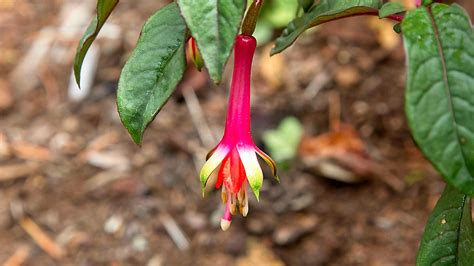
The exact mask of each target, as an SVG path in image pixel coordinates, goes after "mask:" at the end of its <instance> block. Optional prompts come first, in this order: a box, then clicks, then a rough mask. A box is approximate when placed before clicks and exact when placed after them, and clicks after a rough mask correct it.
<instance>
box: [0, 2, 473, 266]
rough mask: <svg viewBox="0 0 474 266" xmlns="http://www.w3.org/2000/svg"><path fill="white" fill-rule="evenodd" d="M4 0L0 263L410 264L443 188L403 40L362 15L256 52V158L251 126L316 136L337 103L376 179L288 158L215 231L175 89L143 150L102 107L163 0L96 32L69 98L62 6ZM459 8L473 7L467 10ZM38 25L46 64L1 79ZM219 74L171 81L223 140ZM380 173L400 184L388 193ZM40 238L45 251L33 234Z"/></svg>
mask: <svg viewBox="0 0 474 266" xmlns="http://www.w3.org/2000/svg"><path fill="white" fill-rule="evenodd" d="M10 2H12V1H3V2H0V25H1V26H0V95H3V94H8V95H10V96H11V100H10V101H6V102H9V103H7V104H4V105H5V106H4V107H3V108H0V112H1V113H0V171H2V173H4V175H5V176H7V177H6V178H2V176H1V174H0V262H5V261H6V260H8V259H12V257H14V258H16V259H18V258H20V259H21V258H23V261H24V265H150V266H155V265H413V264H414V261H415V257H416V250H417V248H418V244H419V241H420V238H421V235H422V232H423V227H424V224H425V222H426V220H427V218H428V215H429V213H430V210H431V209H432V208H433V206H434V204H435V203H436V200H437V198H438V197H439V194H440V193H441V191H442V189H443V187H444V183H443V181H442V179H441V177H440V176H439V175H438V174H437V173H436V171H435V170H434V169H433V168H432V167H431V166H430V165H429V163H428V162H427V161H426V160H425V159H424V157H423V155H422V154H421V153H420V152H419V151H418V149H417V147H416V145H415V144H414V142H413V141H412V139H411V137H410V134H409V129H408V127H407V124H406V121H405V117H404V112H403V104H404V100H403V93H404V83H405V70H404V67H405V59H404V51H403V46H402V41H401V38H400V37H399V36H396V35H393V36H395V37H393V36H392V37H383V36H386V34H387V33H386V32H387V30H391V29H390V27H391V25H388V26H386V27H385V28H382V30H381V29H380V28H376V27H373V26H372V25H373V23H374V22H373V20H371V18H351V19H348V20H344V21H337V22H331V23H328V24H327V25H325V26H323V27H320V28H319V29H317V30H315V31H312V32H311V33H309V34H306V35H304V36H303V37H302V38H301V39H300V40H299V41H298V42H297V43H296V44H295V45H294V46H293V47H292V48H290V49H288V50H286V51H285V52H284V53H283V54H282V55H279V56H277V57H276V58H273V59H269V57H268V50H269V47H270V46H269V44H267V45H263V46H261V47H260V48H259V50H258V51H257V56H256V60H255V67H254V72H253V73H254V75H253V95H252V97H253V99H252V123H253V127H252V131H253V136H254V139H255V141H256V142H257V144H258V145H259V146H261V147H263V148H265V147H264V144H263V142H262V134H263V132H264V131H265V130H268V129H273V128H275V127H277V125H278V123H279V122H280V121H281V120H282V119H283V118H284V117H287V116H295V117H297V118H298V119H299V120H300V121H301V122H302V124H303V127H304V135H305V137H306V138H314V137H317V136H319V135H320V134H323V133H326V132H328V131H329V130H330V127H329V126H330V125H329V124H330V118H329V114H328V113H329V110H330V109H331V108H333V110H334V108H335V106H334V102H331V100H330V98H331V97H330V95H336V99H337V100H338V101H340V108H337V107H336V109H337V110H336V111H338V110H339V111H340V113H341V115H340V119H341V122H342V123H344V124H347V125H350V126H351V127H353V128H355V130H356V132H357V134H358V136H359V137H360V138H361V140H362V142H363V143H364V145H365V156H366V157H367V158H369V161H370V162H371V163H373V165H376V166H377V167H378V169H379V171H378V173H379V174H378V175H377V174H376V175H374V177H372V178H370V179H367V178H364V179H362V181H361V180H358V181H357V182H354V183H343V182H339V181H335V180H333V179H330V178H326V177H323V176H321V175H320V174H317V172H315V171H314V169H313V168H311V167H309V166H308V165H306V164H304V163H302V161H303V160H302V159H303V158H302V155H299V156H297V157H296V158H295V159H294V160H293V161H291V162H290V163H289V164H288V165H289V166H288V168H287V169H284V170H282V171H280V178H281V184H278V183H277V182H275V181H273V180H272V178H271V174H270V172H269V171H268V169H266V170H265V174H266V176H267V177H268V178H266V179H265V183H264V187H263V191H262V193H261V196H260V198H261V200H260V202H259V203H257V202H256V200H255V199H252V200H251V202H250V212H249V216H248V217H247V218H241V217H235V218H234V220H233V223H232V225H231V228H230V229H229V231H227V232H222V231H221V230H220V228H219V219H220V216H219V215H220V214H221V212H222V211H223V210H222V207H221V204H220V195H219V191H214V190H212V189H210V190H209V191H208V193H207V195H206V197H204V198H203V197H202V196H201V192H200V184H199V181H198V178H197V173H198V170H199V167H200V165H201V164H202V163H203V161H204V156H205V154H206V152H207V150H208V149H209V148H211V147H210V146H209V147H207V146H206V145H205V144H203V140H202V137H200V135H199V133H198V129H199V128H197V127H196V126H195V124H194V123H193V121H192V118H191V115H190V113H192V112H193V111H195V110H190V109H189V107H188V105H187V104H186V103H188V99H186V97H184V96H183V93H182V90H180V91H177V92H176V93H175V95H174V96H173V97H172V99H171V100H170V101H169V102H168V103H167V105H166V106H165V107H164V108H163V110H162V111H161V112H160V114H159V115H158V116H157V119H156V120H155V121H154V122H153V123H152V124H151V125H150V127H149V129H148V131H147V132H146V134H145V138H144V140H143V145H142V147H138V146H136V145H135V144H134V143H133V142H132V140H131V138H130V137H129V136H128V134H127V132H126V130H125V129H124V128H123V126H122V125H121V123H120V119H119V117H118V114H117V112H116V106H115V91H116V88H117V80H118V77H119V73H120V68H121V67H122V65H123V64H124V62H125V61H126V58H127V57H128V55H129V52H130V51H131V49H132V48H133V45H134V43H135V41H136V38H137V36H138V32H139V29H140V27H141V25H142V23H143V22H144V20H145V18H146V16H148V15H150V14H151V13H152V12H153V10H156V9H157V8H159V7H160V6H162V5H163V3H161V2H156V1H145V0H141V1H133V2H127V1H125V2H124V3H120V4H119V6H118V8H117V10H116V12H115V13H114V14H113V15H112V16H111V19H110V24H112V25H114V26H116V27H119V28H120V34H118V37H117V38H116V39H112V40H111V39H107V38H108V37H104V38H102V39H100V40H99V43H100V45H101V46H100V47H101V56H100V60H99V63H98V69H97V74H96V78H95V81H94V86H93V87H92V90H91V93H90V94H89V95H88V96H87V98H86V99H84V100H82V101H79V102H74V101H71V100H70V99H68V96H67V86H68V82H69V78H70V68H71V65H72V59H73V55H74V51H75V45H76V44H77V39H78V38H79V36H76V35H74V37H73V38H67V37H65V36H66V35H65V34H64V33H57V32H59V30H58V26H59V25H61V21H60V16H59V14H60V11H61V10H62V8H63V6H64V5H65V1H59V0H55V1H53V0H48V1H23V0H21V1H20V0H19V1H14V2H15V4H14V5H12V4H11V3H10ZM86 2H87V1H86ZM92 2H93V1H92ZM155 2H156V3H155ZM460 2H461V4H463V5H464V6H466V7H468V9H469V10H474V4H473V3H471V2H469V1H460ZM9 3H10V4H9ZM471 15H472V13H471ZM46 28H48V29H50V30H52V32H56V33H55V35H54V38H53V40H54V42H53V44H51V45H49V46H48V49H49V50H48V52H47V55H46V56H45V57H44V58H42V60H41V62H40V63H39V64H38V67H37V68H35V69H34V71H33V72H20V77H21V78H20V79H18V74H16V75H17V78H15V73H18V71H19V70H18V65H19V64H20V62H21V60H22V59H23V58H24V56H25V55H26V54H27V51H29V50H30V49H31V47H32V46H33V43H34V42H35V40H38V38H39V37H40V36H41V33H40V31H41V30H44V29H46ZM389 36H391V35H390V34H389ZM387 38H389V39H388V40H387ZM387 42H388V45H387ZM390 45H392V46H390ZM58 51H59V52H58ZM58 54H59V55H61V56H59V57H58ZM58 58H59V59H58ZM230 70H231V67H230V64H229V66H228V67H227V70H226V72H227V73H226V76H225V80H224V82H223V83H222V85H219V86H215V85H212V84H211V82H209V80H208V79H207V78H204V77H206V76H203V75H202V74H197V73H195V72H189V73H187V76H186V80H188V82H187V83H185V86H184V85H183V86H182V87H181V89H185V87H187V88H189V87H191V88H192V89H193V92H194V93H195V94H196V95H197V98H198V101H199V106H200V108H202V111H203V114H204V117H205V120H206V121H207V123H208V124H209V129H210V132H211V133H212V134H211V140H212V139H213V141H214V143H217V140H218V138H219V137H220V136H221V134H222V133H221V132H222V129H223V124H224V119H225V117H224V113H225V108H226V97H227V87H228V84H229V78H230V77H229V74H230ZM21 71H25V70H21ZM321 73H322V74H321ZM318 75H319V78H316V77H318ZM35 79H36V81H35ZM24 82H28V84H33V85H32V86H29V85H28V86H27V85H24V84H27V83H24ZM2 84H3V85H2ZM315 86H316V87H315ZM6 97H7V96H6ZM0 103H1V101H0ZM0 107H1V106H0ZM201 126H202V125H201ZM301 145H307V143H306V142H304V141H303V142H302V143H301ZM262 166H264V167H265V165H263V164H262ZM8 167H10V168H8ZM15 167H16V168H15ZM7 171H10V172H8V173H7ZM380 173H382V174H380ZM383 173H386V175H387V176H391V177H390V178H395V179H397V180H398V181H400V182H401V183H402V184H403V189H402V190H401V191H396V190H395V189H394V188H393V186H391V185H390V184H389V183H387V180H386V179H384V178H383V177H384V174H383ZM381 175H382V176H381ZM26 221H32V222H33V223H34V224H35V225H37V226H38V227H37V229H38V230H39V232H40V233H38V231H34V230H33V232H32V231H31V230H30V229H31V228H32V227H31V224H29V223H28V222H26ZM176 228H178V229H176ZM29 230H30V231H29ZM41 233H43V234H45V235H46V236H47V237H46V238H47V239H49V241H46V242H44V241H41V239H38V238H37V237H38V234H41ZM181 235H183V236H184V238H185V239H184V240H183V239H181V238H180V236H181ZM173 236H174V237H175V239H173V238H172V237H173ZM35 237H36V238H35ZM176 237H177V238H176ZM43 240H44V239H43ZM55 248H56V249H59V250H60V251H59V253H58V251H57V250H56V251H55ZM55 252H56V253H55ZM22 255H23V256H22ZM14 265H17V264H14Z"/></svg>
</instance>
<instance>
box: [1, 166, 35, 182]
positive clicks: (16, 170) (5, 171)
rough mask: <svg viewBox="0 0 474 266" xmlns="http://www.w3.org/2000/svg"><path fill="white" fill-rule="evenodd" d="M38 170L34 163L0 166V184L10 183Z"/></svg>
mask: <svg viewBox="0 0 474 266" xmlns="http://www.w3.org/2000/svg"><path fill="white" fill-rule="evenodd" d="M38 168H39V164H36V163H18V164H9V165H1V166H0V182H6V181H11V180H14V179H17V178H21V177H26V176H28V175H31V174H34V173H35V172H36V171H37V170H38Z"/></svg>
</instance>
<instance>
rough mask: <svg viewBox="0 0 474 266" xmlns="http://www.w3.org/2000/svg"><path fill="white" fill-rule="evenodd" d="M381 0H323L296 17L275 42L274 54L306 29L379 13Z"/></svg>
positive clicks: (283, 48) (286, 46) (287, 45)
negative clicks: (342, 19)
mask: <svg viewBox="0 0 474 266" xmlns="http://www.w3.org/2000/svg"><path fill="white" fill-rule="evenodd" d="M380 5H381V4H380V1H379V0H338V1H334V0H321V2H320V3H319V4H318V5H315V6H313V7H312V8H311V9H310V10H309V11H308V13H305V14H304V15H303V16H301V17H299V18H296V19H294V20H293V21H292V22H290V24H288V26H287V27H286V29H285V30H284V31H283V33H282V34H281V36H280V37H278V39H277V40H276V42H275V47H274V48H273V49H272V55H273V54H277V53H280V52H282V51H283V50H285V49H286V48H288V47H289V46H290V45H291V44H292V43H293V42H294V41H295V40H296V39H297V38H298V36H300V34H302V33H303V32H304V31H305V30H307V29H309V28H311V27H315V26H317V25H320V24H322V23H325V22H328V21H331V20H336V19H339V18H343V17H349V16H355V15H363V14H378V9H379V8H380Z"/></svg>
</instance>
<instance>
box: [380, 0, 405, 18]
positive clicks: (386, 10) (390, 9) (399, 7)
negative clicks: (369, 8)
mask: <svg viewBox="0 0 474 266" xmlns="http://www.w3.org/2000/svg"><path fill="white" fill-rule="evenodd" d="M403 11H405V7H404V6H403V4H402V3H400V2H388V3H385V4H384V5H383V6H382V7H381V8H380V10H379V18H386V17H388V16H390V15H393V14H397V13H400V12H403Z"/></svg>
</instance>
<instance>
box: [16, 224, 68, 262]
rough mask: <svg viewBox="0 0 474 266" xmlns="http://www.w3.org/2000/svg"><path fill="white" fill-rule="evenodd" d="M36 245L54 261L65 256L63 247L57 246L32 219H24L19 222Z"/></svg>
mask: <svg viewBox="0 0 474 266" xmlns="http://www.w3.org/2000/svg"><path fill="white" fill-rule="evenodd" d="M18 223H19V224H20V226H21V228H23V230H25V232H26V233H28V235H30V237H31V238H32V239H33V240H34V241H35V243H36V244H37V245H38V246H39V247H40V248H41V249H42V250H44V252H46V253H47V254H48V255H49V256H51V257H52V258H53V259H56V260H58V259H61V258H62V257H63V256H64V255H65V251H64V249H63V248H62V247H60V246H59V245H57V244H56V243H55V242H54V241H53V240H52V239H51V238H50V237H49V236H48V235H47V234H46V233H45V232H44V231H43V230H42V229H41V228H40V227H39V226H38V225H37V224H36V223H35V222H34V221H33V220H32V219H31V218H29V217H24V218H22V219H20V220H19V222H18Z"/></svg>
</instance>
